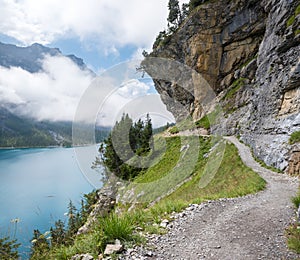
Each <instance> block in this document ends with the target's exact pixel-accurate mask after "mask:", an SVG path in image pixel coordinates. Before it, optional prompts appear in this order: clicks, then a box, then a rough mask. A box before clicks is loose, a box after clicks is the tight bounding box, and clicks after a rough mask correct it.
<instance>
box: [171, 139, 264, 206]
mask: <svg viewBox="0 0 300 260" xmlns="http://www.w3.org/2000/svg"><path fill="white" fill-rule="evenodd" d="M203 166H204V165H203V164H202V163H199V164H198V165H197V167H196V172H195V176H194V178H193V179H192V180H191V181H189V182H187V183H185V184H184V185H183V186H182V187H180V188H179V189H178V190H176V191H175V192H174V193H173V194H171V195H170V196H169V197H168V198H167V199H168V200H172V201H176V200H180V201H181V202H185V203H187V204H188V203H199V202H202V201H204V200H209V199H218V198H223V197H227V198H228V197H237V196H243V195H246V194H249V193H255V192H258V191H260V190H262V189H264V188H265V185H266V182H265V181H264V180H263V179H262V178H261V177H260V176H259V175H258V174H257V173H255V172H253V171H252V170H251V169H250V168H248V167H247V166H245V165H244V164H243V162H242V161H241V159H240V157H239V155H238V151H237V149H236V148H235V146H234V145H232V144H227V145H226V149H225V153H224V157H223V161H222V163H221V166H220V167H219V169H218V171H217V173H216V175H215V177H214V178H213V179H212V180H211V182H210V183H209V184H208V185H207V186H206V187H204V188H203V189H200V188H199V183H200V180H201V177H202V171H203Z"/></svg>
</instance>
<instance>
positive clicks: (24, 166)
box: [0, 147, 102, 259]
mask: <svg viewBox="0 0 300 260" xmlns="http://www.w3.org/2000/svg"><path fill="white" fill-rule="evenodd" d="M76 153H81V154H86V159H85V160H86V161H85V162H82V159H80V160H81V164H85V165H86V168H89V170H90V172H89V173H88V174H82V172H81V170H80V168H79V167H78V164H77V160H76V155H75V151H74V149H73V148H68V149H67V148H45V149H12V150H10V149H7V150H5V149H0V237H2V236H6V235H10V236H11V237H15V238H17V239H18V242H19V243H21V244H22V246H21V248H20V250H19V251H20V252H21V253H22V259H26V258H28V252H29V250H30V240H31V238H32V236H33V230H34V229H39V230H40V231H41V232H46V231H48V230H49V229H50V227H51V226H53V225H54V222H55V221H56V220H58V219H62V220H65V221H66V220H67V217H66V216H65V213H66V212H67V205H68V203H69V201H70V200H72V201H73V202H74V204H75V205H76V206H77V207H78V208H79V207H80V200H81V198H82V196H83V194H85V193H89V192H91V191H92V190H93V189H95V188H100V187H101V185H102V183H101V182H100V179H101V173H99V172H98V173H97V172H95V171H93V170H92V169H90V165H91V164H92V161H93V160H94V159H95V158H94V157H92V156H89V154H90V147H80V148H76ZM81 158H82V156H81ZM81 168H82V167H81ZM86 171H88V170H86ZM87 175H90V176H92V177H91V178H90V177H89V176H88V178H87ZM88 179H89V180H90V179H93V181H92V184H90V182H89V180H88ZM98 180H99V181H98ZM14 219H19V222H18V223H15V222H14V221H13V220H14Z"/></svg>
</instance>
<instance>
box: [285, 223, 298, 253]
mask: <svg viewBox="0 0 300 260" xmlns="http://www.w3.org/2000/svg"><path fill="white" fill-rule="evenodd" d="M286 236H287V245H288V247H289V249H291V250H293V251H295V252H296V253H298V254H299V253H300V226H299V225H298V224H296V223H295V224H294V225H291V226H290V227H289V228H288V229H287V230H286Z"/></svg>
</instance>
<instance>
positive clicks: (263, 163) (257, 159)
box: [252, 152, 282, 173]
mask: <svg viewBox="0 0 300 260" xmlns="http://www.w3.org/2000/svg"><path fill="white" fill-rule="evenodd" d="M252 156H253V158H254V160H255V161H256V162H258V163H259V164H260V166H262V167H264V168H266V169H268V170H271V171H273V172H277V173H282V171H281V170H279V169H277V168H275V167H273V166H270V165H267V164H266V163H265V162H264V161H263V160H260V159H259V158H257V157H256V156H255V155H254V153H253V152H252Z"/></svg>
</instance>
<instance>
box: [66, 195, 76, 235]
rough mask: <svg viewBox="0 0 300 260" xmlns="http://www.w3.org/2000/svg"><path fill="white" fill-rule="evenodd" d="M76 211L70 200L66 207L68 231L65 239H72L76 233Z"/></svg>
mask: <svg viewBox="0 0 300 260" xmlns="http://www.w3.org/2000/svg"><path fill="white" fill-rule="evenodd" d="M77 227H78V225H77V209H76V207H75V206H74V204H73V202H72V201H71V200H70V202H69V205H68V230H67V237H68V239H72V238H73V236H74V234H75V233H76V232H77Z"/></svg>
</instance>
